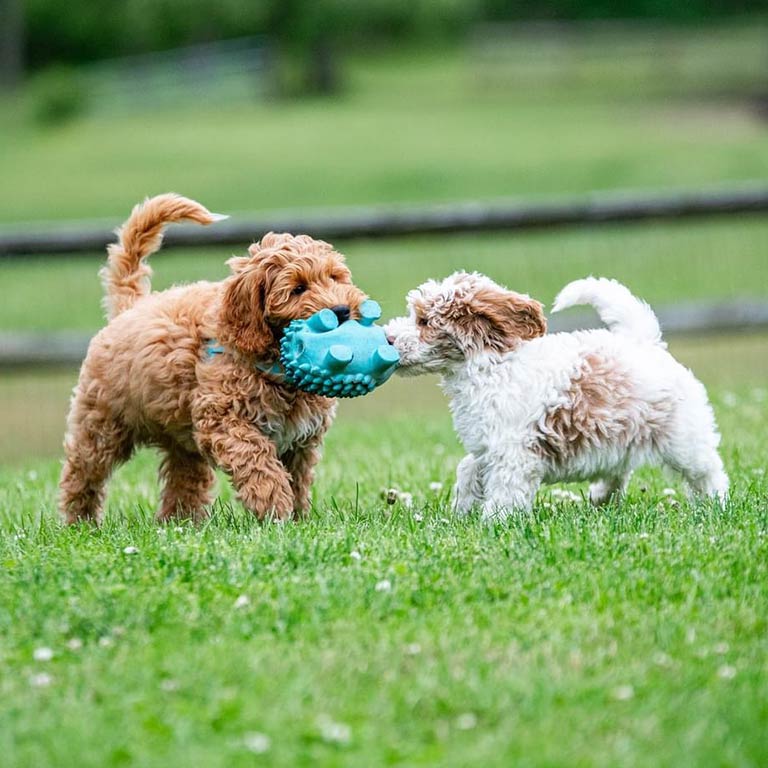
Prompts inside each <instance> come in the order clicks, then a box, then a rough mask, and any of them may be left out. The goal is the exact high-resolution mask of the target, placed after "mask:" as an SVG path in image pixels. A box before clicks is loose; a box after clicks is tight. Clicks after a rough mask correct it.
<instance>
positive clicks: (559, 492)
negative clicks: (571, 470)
mask: <svg viewBox="0 0 768 768" xmlns="http://www.w3.org/2000/svg"><path fill="white" fill-rule="evenodd" d="M551 494H552V497H553V498H555V499H562V500H563V501H581V496H579V494H578V493H574V492H573V491H569V490H568V489H567V488H553V489H552V491H551Z"/></svg>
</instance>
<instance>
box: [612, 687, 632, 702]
mask: <svg viewBox="0 0 768 768" xmlns="http://www.w3.org/2000/svg"><path fill="white" fill-rule="evenodd" d="M634 697H635V689H634V688H633V687H632V686H631V685H620V686H618V687H617V688H614V689H613V698H614V699H616V701H629V700H630V699H633V698H634Z"/></svg>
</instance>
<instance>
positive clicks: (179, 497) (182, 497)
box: [157, 446, 216, 522]
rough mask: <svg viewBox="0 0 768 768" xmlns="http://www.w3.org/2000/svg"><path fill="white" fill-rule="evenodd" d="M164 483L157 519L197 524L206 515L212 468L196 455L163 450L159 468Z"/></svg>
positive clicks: (179, 449) (213, 476)
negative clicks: (189, 521)
mask: <svg viewBox="0 0 768 768" xmlns="http://www.w3.org/2000/svg"><path fill="white" fill-rule="evenodd" d="M160 480H161V482H162V484H163V491H162V503H161V506H160V511H159V512H158V514H157V519H158V521H160V522H165V521H167V520H173V519H189V520H193V521H194V522H200V521H201V520H203V519H204V518H206V517H207V516H208V509H207V507H208V505H210V503H211V488H212V487H213V484H214V482H215V481H216V476H215V475H214V472H213V469H211V467H210V465H209V464H208V462H207V461H206V460H205V459H204V458H203V457H202V456H201V455H200V454H199V453H191V452H189V451H185V450H184V449H183V448H181V447H180V446H169V447H166V448H165V458H164V459H163V461H162V463H161V465H160Z"/></svg>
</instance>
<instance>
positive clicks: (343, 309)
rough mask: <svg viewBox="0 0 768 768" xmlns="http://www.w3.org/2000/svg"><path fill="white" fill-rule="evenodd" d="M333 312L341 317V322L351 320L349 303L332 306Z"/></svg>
mask: <svg viewBox="0 0 768 768" xmlns="http://www.w3.org/2000/svg"><path fill="white" fill-rule="evenodd" d="M331 312H333V314H334V315H336V317H338V318H339V324H341V323H345V322H346V321H347V320H349V312H350V310H349V304H337V305H336V306H335V307H331Z"/></svg>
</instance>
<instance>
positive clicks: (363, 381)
mask: <svg viewBox="0 0 768 768" xmlns="http://www.w3.org/2000/svg"><path fill="white" fill-rule="evenodd" d="M380 317H381V307H380V306H379V305H378V304H377V303H376V302H375V301H373V300H372V299H367V300H366V301H364V302H363V303H362V304H361V305H360V320H347V321H346V322H344V323H341V325H339V319H338V318H337V317H336V315H335V314H334V313H333V312H332V311H331V310H330V309H321V310H320V311H319V312H316V313H315V314H314V315H312V317H309V318H307V319H306V320H294V321H293V322H291V323H290V325H289V326H288V327H287V328H286V329H285V331H284V332H283V338H282V340H281V341H280V362H281V363H282V364H283V368H284V369H285V378H286V380H287V381H289V382H290V383H291V384H293V385H294V386H297V387H299V388H300V389H303V390H305V391H306V392H313V393H315V394H318V395H324V396H325V397H359V396H360V395H367V394H368V393H369V392H370V391H371V390H373V389H375V388H376V387H378V386H379V385H380V384H383V383H384V382H385V381H386V380H387V379H388V378H389V377H390V376H391V375H392V374H393V373H394V370H395V368H397V364H398V362H399V360H400V355H399V354H398V352H397V350H396V349H395V348H394V347H393V346H392V345H391V344H389V342H388V341H387V337H386V335H385V334H384V329H383V328H381V327H380V326H378V325H375V324H374V323H375V322H376V321H377V320H378V319H379V318H380Z"/></svg>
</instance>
